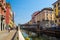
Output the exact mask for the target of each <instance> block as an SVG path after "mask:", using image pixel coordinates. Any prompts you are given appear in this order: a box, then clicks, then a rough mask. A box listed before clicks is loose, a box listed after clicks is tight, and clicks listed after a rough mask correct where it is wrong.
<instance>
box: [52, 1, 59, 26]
mask: <svg viewBox="0 0 60 40" xmlns="http://www.w3.org/2000/svg"><path fill="white" fill-rule="evenodd" d="M52 5H53V10H54V14H55V23H56V25H58V26H60V0H57V1H56V2H55V3H53V4H52Z"/></svg>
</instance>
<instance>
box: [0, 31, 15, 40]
mask: <svg viewBox="0 0 60 40" xmlns="http://www.w3.org/2000/svg"><path fill="white" fill-rule="evenodd" d="M14 32H15V31H14V30H12V31H11V32H8V31H1V32H0V40H10V39H11V37H12V36H13V33H14Z"/></svg>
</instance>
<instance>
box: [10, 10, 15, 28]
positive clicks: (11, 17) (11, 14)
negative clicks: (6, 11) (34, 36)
mask: <svg viewBox="0 0 60 40" xmlns="http://www.w3.org/2000/svg"><path fill="white" fill-rule="evenodd" d="M9 17H10V19H9V25H10V27H11V28H14V20H13V12H12V11H11V10H10V15H9Z"/></svg>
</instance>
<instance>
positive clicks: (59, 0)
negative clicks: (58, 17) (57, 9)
mask: <svg viewBox="0 0 60 40" xmlns="http://www.w3.org/2000/svg"><path fill="white" fill-rule="evenodd" d="M58 2H60V0H58V1H56V2H54V3H53V4H52V5H55V4H56V3H58Z"/></svg>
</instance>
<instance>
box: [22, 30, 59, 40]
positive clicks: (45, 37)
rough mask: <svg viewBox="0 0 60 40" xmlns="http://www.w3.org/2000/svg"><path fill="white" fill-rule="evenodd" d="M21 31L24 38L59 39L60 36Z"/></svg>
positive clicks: (31, 39) (33, 39) (36, 39)
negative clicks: (38, 34)
mask: <svg viewBox="0 0 60 40" xmlns="http://www.w3.org/2000/svg"><path fill="white" fill-rule="evenodd" d="M21 32H22V35H23V36H24V38H25V39H26V40H60V38H56V37H51V36H47V35H45V34H43V35H41V36H39V37H38V36H37V34H36V33H33V32H29V31H26V30H21Z"/></svg>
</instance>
